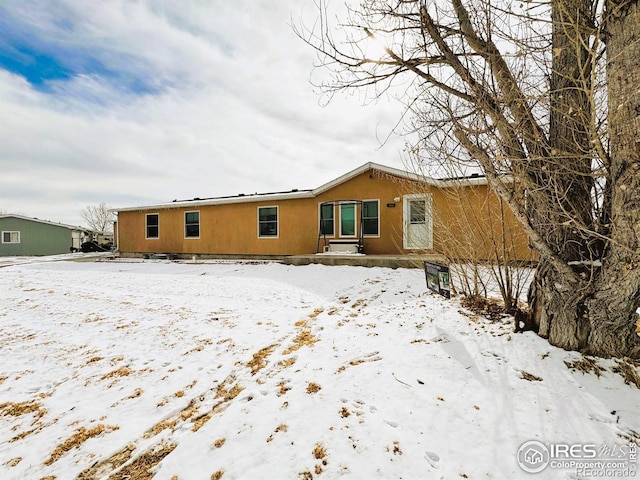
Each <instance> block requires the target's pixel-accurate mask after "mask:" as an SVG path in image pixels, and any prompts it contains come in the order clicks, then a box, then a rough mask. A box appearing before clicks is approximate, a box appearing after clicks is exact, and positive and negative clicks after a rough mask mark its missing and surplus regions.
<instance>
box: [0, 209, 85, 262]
mask: <svg viewBox="0 0 640 480" xmlns="http://www.w3.org/2000/svg"><path fill="white" fill-rule="evenodd" d="M0 235H1V236H2V237H1V238H0V256H1V257H6V256H18V255H57V254H61V253H69V252H71V251H72V248H73V249H79V248H80V245H81V244H82V242H84V241H86V239H87V238H88V235H89V232H88V231H87V230H86V229H84V228H82V227H75V226H73V225H65V224H63V223H54V222H49V221H47V220H40V219H39V218H31V217H25V216H22V215H12V214H8V215H0Z"/></svg>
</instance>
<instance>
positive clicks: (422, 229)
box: [403, 195, 433, 250]
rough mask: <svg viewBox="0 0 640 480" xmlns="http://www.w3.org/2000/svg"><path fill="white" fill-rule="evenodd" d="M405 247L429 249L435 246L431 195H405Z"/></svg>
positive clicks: (408, 248) (409, 248)
mask: <svg viewBox="0 0 640 480" xmlns="http://www.w3.org/2000/svg"><path fill="white" fill-rule="evenodd" d="M403 206H404V235H403V243H404V248H405V249H407V250H429V249H431V248H433V228H432V222H431V195H406V196H405V197H404V205H403Z"/></svg>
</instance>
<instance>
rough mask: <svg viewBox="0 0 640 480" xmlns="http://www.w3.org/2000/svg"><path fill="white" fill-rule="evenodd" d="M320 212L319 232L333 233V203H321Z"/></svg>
mask: <svg viewBox="0 0 640 480" xmlns="http://www.w3.org/2000/svg"><path fill="white" fill-rule="evenodd" d="M320 214H321V215H320V218H321V221H320V233H322V234H323V235H333V234H334V231H333V229H334V222H333V203H330V204H327V205H321V206H320Z"/></svg>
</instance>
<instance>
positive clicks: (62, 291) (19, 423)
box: [0, 259, 640, 480]
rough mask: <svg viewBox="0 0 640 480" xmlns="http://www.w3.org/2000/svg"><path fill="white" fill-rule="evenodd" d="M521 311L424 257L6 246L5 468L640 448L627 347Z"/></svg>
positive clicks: (231, 467)
mask: <svg viewBox="0 0 640 480" xmlns="http://www.w3.org/2000/svg"><path fill="white" fill-rule="evenodd" d="M7 263H11V262H10V261H7ZM511 330H512V325H511V321H509V320H504V321H500V322H490V321H488V320H486V319H483V318H479V317H477V316H475V315H473V314H471V313H469V312H466V311H463V310H462V309H461V308H460V306H459V304H458V303H457V302H456V300H451V301H447V300H445V299H443V298H440V297H438V296H436V295H434V294H432V293H430V292H428V291H427V289H426V283H425V278H424V273H423V272H422V271H420V270H407V269H398V270H391V269H383V268H363V267H335V266H334V267H327V266H320V265H309V266H303V267H294V266H285V265H281V264H278V263H261V262H244V263H242V262H218V263H216V262H210V263H173V262H164V261H127V262H125V261H119V260H107V259H103V260H102V261H97V262H74V261H69V260H63V261H57V262H52V261H35V260H34V261H30V262H27V261H23V262H22V263H17V262H13V264H11V265H9V266H4V267H2V268H0V478H1V479H3V480H4V479H47V480H53V479H56V480H61V479H76V478H80V479H85V480H86V479H98V478H102V479H125V478H131V479H145V478H151V476H153V478H154V479H156V480H169V479H173V480H198V479H203V480H210V479H219V478H222V479H224V480H228V479H327V480H328V479H336V478H345V479H375V478H379V479H399V478H403V479H431V478H434V479H440V478H442V479H459V478H470V479H481V478H482V479H488V478H491V479H518V478H526V479H536V480H537V479H547V478H568V479H569V478H571V479H573V478H591V477H596V476H597V475H599V473H597V472H596V473H593V472H592V473H590V474H587V473H588V472H585V471H577V470H576V467H575V465H573V466H571V467H570V468H560V465H558V464H557V463H556V464H554V465H551V464H549V465H548V466H547V467H546V468H545V469H544V470H543V471H541V472H540V473H537V474H531V473H526V472H525V471H523V469H522V468H521V467H520V466H519V464H518V462H517V455H518V450H519V448H520V446H521V445H522V444H523V443H525V442H527V441H532V440H537V441H539V442H541V444H544V445H545V447H546V448H548V449H551V453H552V460H553V459H554V458H555V459H556V460H557V459H558V458H561V459H562V458H565V457H566V458H567V459H568V458H569V455H568V454H566V452H565V454H564V456H563V455H562V451H561V454H560V455H559V456H558V455H557V451H556V450H557V446H558V445H560V446H562V445H565V446H566V445H569V446H576V445H577V447H575V449H574V450H573V451H572V454H571V458H572V459H573V460H576V459H578V460H584V458H582V459H581V458H579V457H591V455H590V453H591V452H592V450H593V448H597V458H598V459H603V458H607V459H609V460H610V459H620V461H621V462H626V463H624V464H623V466H624V465H627V466H628V467H629V468H633V467H634V466H635V465H636V461H635V460H633V459H632V457H633V450H632V448H633V447H632V446H630V441H632V440H633V441H636V442H638V441H639V437H640V435H639V433H638V432H640V390H639V389H638V388H636V387H635V386H634V385H629V384H626V383H625V378H624V376H623V375H621V374H620V373H615V372H614V370H620V369H621V368H622V367H623V365H622V364H619V362H618V361H615V360H607V361H605V360H599V361H591V360H590V359H584V358H583V357H582V356H581V355H579V354H577V353H571V352H565V351H563V350H559V349H556V348H553V347H550V346H549V345H548V344H547V343H546V342H545V341H544V340H543V339H541V338H538V337H537V336H536V335H534V334H532V333H525V334H513V333H510V332H511ZM570 367H572V368H570ZM585 370H586V371H587V372H585ZM596 372H597V373H598V375H596ZM536 445H537V444H536ZM585 445H586V447H585ZM591 446H593V447H591ZM553 448H556V450H553ZM554 452H555V453H554ZM531 453H536V452H535V451H533V450H531V451H526V452H523V451H521V455H523V454H531ZM554 454H555V457H554V456H553V455H554ZM588 459H589V458H588ZM530 460H531V462H535V461H536V460H535V459H530ZM609 467H611V466H609ZM609 467H608V468H609ZM611 468H612V467H611ZM629 468H627V472H628V474H629V475H630V476H631V478H633V475H631V473H633V471H632V470H629ZM149 472H150V473H149ZM618 474H619V472H618V473H617V474H615V475H613V476H618ZM608 475H609V476H610V477H611V476H612V475H611V474H608ZM639 477H640V475H639Z"/></svg>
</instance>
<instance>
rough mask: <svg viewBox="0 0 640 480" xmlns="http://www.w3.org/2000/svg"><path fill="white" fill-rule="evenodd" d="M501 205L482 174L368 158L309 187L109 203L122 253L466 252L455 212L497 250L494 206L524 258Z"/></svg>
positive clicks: (519, 237) (516, 228)
mask: <svg viewBox="0 0 640 480" xmlns="http://www.w3.org/2000/svg"><path fill="white" fill-rule="evenodd" d="M461 199H462V200H461ZM504 210H505V209H501V208H500V202H499V201H498V199H497V198H496V197H495V195H494V194H493V193H491V192H490V190H489V189H488V187H487V184H486V180H485V179H484V178H483V177H471V178H467V179H462V180H461V179H456V180H435V179H431V178H427V177H423V176H419V175H416V174H413V173H410V172H406V171H403V170H399V169H395V168H390V167H386V166H383V165H378V164H375V163H367V164H365V165H362V166H361V167H359V168H357V169H355V170H353V171H351V172H349V173H347V174H345V175H343V176H341V177H339V178H336V179H335V180H332V181H330V182H328V183H326V184H324V185H322V186H320V187H318V188H316V189H314V190H292V191H289V192H279V193H269V194H254V195H238V196H233V197H218V198H207V199H201V198H194V199H193V200H184V201H182V200H181V201H177V200H174V201H173V202H170V203H163V204H158V205H149V206H140V207H128V208H120V209H115V211H116V212H117V213H118V220H117V222H116V227H115V230H114V231H115V242H116V246H117V248H118V250H119V252H120V254H122V255H124V256H140V255H146V254H152V253H160V254H168V255H180V256H191V255H201V256H207V255H211V256H224V255H233V256H259V257H268V256H288V255H304V254H314V253H323V252H327V251H354V252H355V251H358V252H362V253H365V254H368V255H405V254H412V253H421V254H422V253H427V254H428V253H446V254H447V255H448V256H449V257H450V256H451V255H452V254H453V255H454V256H456V257H459V258H461V257H465V256H466V254H467V253H468V252H464V251H463V250H465V248H463V247H455V244H456V242H458V243H460V242H463V243H464V242H465V241H466V242H468V241H469V233H468V232H467V231H465V228H464V226H461V225H459V223H460V219H461V218H467V219H468V218H472V221H473V222H474V225H475V227H474V228H476V229H477V230H478V232H479V237H478V238H479V239H478V240H477V241H475V242H476V243H481V244H482V245H479V246H480V247H481V248H480V249H476V252H475V255H479V256H481V257H485V258H494V257H493V252H495V246H496V245H495V241H494V239H493V238H490V234H491V232H493V233H494V235H495V234H496V228H497V227H496V215H503V217H502V218H503V219H505V220H504V223H503V227H504V226H506V230H505V229H504V228H502V230H501V232H502V238H506V237H508V238H509V242H510V243H511V244H512V246H513V249H512V252H513V254H512V255H513V257H514V258H519V259H528V258H530V256H531V251H530V249H529V248H528V245H527V239H526V236H525V235H524V233H523V231H522V228H521V226H520V225H519V224H518V223H517V222H516V221H515V219H514V218H513V216H512V215H510V214H509V213H508V212H507V213H506V214H505V213H504ZM453 240H455V241H453ZM452 248H453V249H454V250H452ZM456 248H458V250H459V251H457V250H455V249H456ZM474 248H475V247H474ZM445 250H446V251H445ZM476 258H479V257H476Z"/></svg>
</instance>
